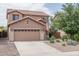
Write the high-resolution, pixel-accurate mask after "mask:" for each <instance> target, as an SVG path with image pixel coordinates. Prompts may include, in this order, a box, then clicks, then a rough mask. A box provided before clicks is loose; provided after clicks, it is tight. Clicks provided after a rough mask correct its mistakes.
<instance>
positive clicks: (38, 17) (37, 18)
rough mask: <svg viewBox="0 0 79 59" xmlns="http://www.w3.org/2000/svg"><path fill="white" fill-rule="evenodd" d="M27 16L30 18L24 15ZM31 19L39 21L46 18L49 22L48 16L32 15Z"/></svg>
mask: <svg viewBox="0 0 79 59" xmlns="http://www.w3.org/2000/svg"><path fill="white" fill-rule="evenodd" d="M26 16H28V15H23V17H26ZM30 17H31V18H34V20H39V19H41V20H44V19H43V18H45V21H46V22H48V21H47V19H48V17H46V16H37V15H36V16H35V15H30Z"/></svg>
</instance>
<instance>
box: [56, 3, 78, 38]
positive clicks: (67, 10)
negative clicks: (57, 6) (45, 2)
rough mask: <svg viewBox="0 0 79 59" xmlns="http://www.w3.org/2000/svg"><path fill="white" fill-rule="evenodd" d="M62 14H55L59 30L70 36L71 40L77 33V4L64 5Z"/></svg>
mask: <svg viewBox="0 0 79 59" xmlns="http://www.w3.org/2000/svg"><path fill="white" fill-rule="evenodd" d="M62 10H63V11H62V12H57V14H56V15H57V16H56V18H55V19H59V20H60V21H59V22H58V23H59V28H60V29H61V30H63V31H65V32H66V33H67V34H70V36H71V38H72V37H73V35H74V34H77V33H78V32H79V4H72V3H69V4H64V5H63V8H62Z"/></svg>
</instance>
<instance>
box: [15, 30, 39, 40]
mask: <svg viewBox="0 0 79 59" xmlns="http://www.w3.org/2000/svg"><path fill="white" fill-rule="evenodd" d="M14 37H15V38H14V39H15V40H16V41H24V40H25V41H36V40H40V33H39V31H15V32H14Z"/></svg>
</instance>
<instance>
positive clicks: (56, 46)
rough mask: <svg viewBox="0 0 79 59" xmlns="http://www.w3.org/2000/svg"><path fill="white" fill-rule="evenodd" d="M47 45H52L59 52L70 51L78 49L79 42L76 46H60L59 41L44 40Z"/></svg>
mask: <svg viewBox="0 0 79 59" xmlns="http://www.w3.org/2000/svg"><path fill="white" fill-rule="evenodd" d="M45 43H46V44H47V45H49V46H51V47H54V48H55V49H57V50H59V51H61V52H71V51H79V44H78V45H76V46H70V45H66V46H62V44H61V43H58V42H55V43H50V42H49V41H48V42H45Z"/></svg>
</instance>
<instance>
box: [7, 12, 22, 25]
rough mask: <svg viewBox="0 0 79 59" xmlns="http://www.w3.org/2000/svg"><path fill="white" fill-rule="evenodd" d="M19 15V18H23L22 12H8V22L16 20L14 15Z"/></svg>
mask: <svg viewBox="0 0 79 59" xmlns="http://www.w3.org/2000/svg"><path fill="white" fill-rule="evenodd" d="M15 14H16V15H19V19H22V14H20V13H18V12H13V13H10V14H8V17H7V18H8V24H9V23H10V22H12V21H14V20H13V15H15Z"/></svg>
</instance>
